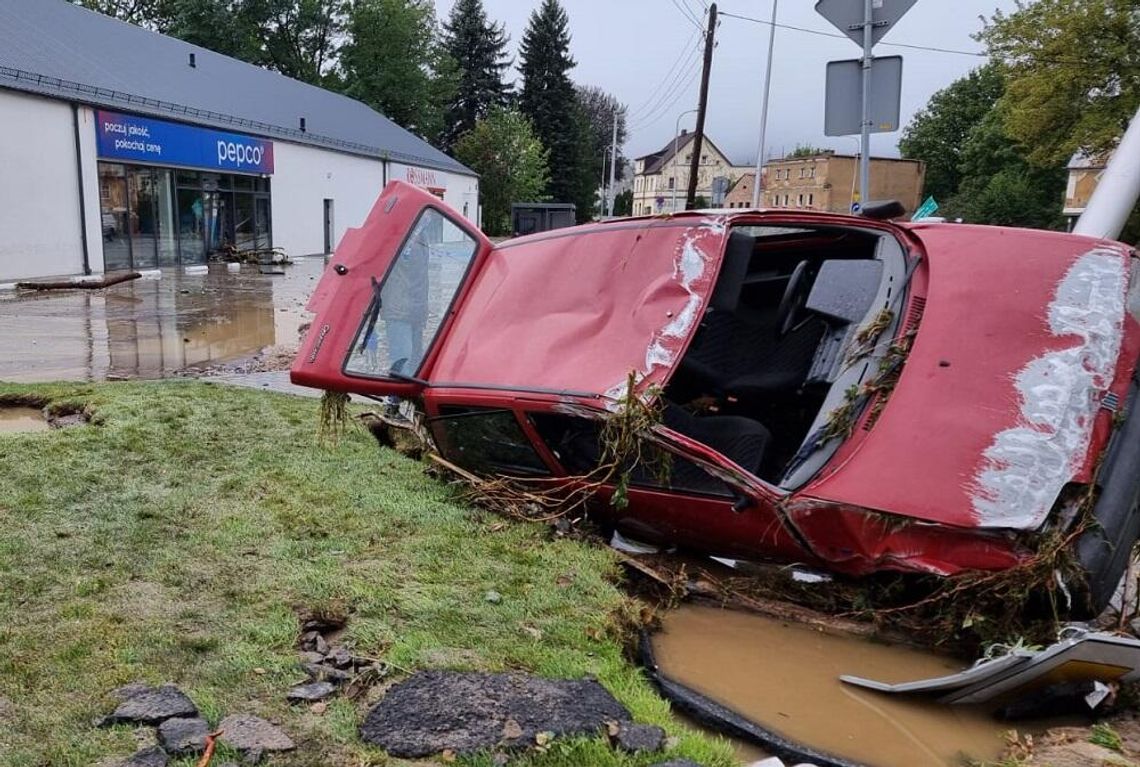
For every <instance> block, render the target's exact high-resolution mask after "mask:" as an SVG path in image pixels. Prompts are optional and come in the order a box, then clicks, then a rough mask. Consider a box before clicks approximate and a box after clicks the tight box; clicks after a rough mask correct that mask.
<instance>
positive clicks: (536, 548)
mask: <svg viewBox="0 0 1140 767" xmlns="http://www.w3.org/2000/svg"><path fill="white" fill-rule="evenodd" d="M5 393H12V394H23V395H30V394H35V395H42V396H45V397H47V398H50V399H52V400H53V401H54V402H58V401H64V400H66V401H81V402H84V403H86V404H88V405H89V406H90V407H91V408H92V410H93V411H94V412H95V414H96V416H97V419H98V425H97V426H88V427H80V428H74V429H66V430H52V431H46V432H40V433H34V434H8V435H2V436H0V473H2V474H3V476H4V477H5V481H4V482H0V509H3V514H4V536H3V537H2V539H0V578H2V580H3V584H4V587H3V588H2V589H0V689H2V690H3V694H4V695H5V696H6V697H7V698H9V699H11V700H12V701H14V702H15V711H16V714H15V716H11V717H6V718H5V721H4V735H3V737H2V738H0V764H3V765H5V767H37V766H39V765H60V767H80V765H92V764H97V763H116V760H121V759H122V758H123V757H124V756H125V755H126V754H130V753H132V752H133V751H134V750H135V749H136V748H137V747H138V745H137V742H136V740H135V738H134V732H133V728H131V727H128V726H119V727H111V728H96V727H93V726H92V725H91V720H92V719H93V718H95V717H97V716H99V715H101V714H104V713H107V712H108V711H110V709H111V707H113V705H114V701H113V699H112V698H111V697H110V696H109V694H108V693H109V691H110V690H111V689H113V688H115V687H117V686H119V685H122V684H125V683H126V682H129V681H132V680H142V681H146V682H149V683H152V684H156V683H160V682H163V681H171V682H174V683H176V684H179V685H180V686H182V687H183V689H185V690H186V691H187V693H188V694H189V695H190V696H191V697H192V698H193V699H194V700H195V701H196V702H197V703H198V705H199V706H200V708H201V709H202V711H203V714H204V715H205V716H206V717H207V718H208V720H209V721H210V723H211V724H217V722H218V720H219V719H220V718H221V716H222V715H224V714H228V713H233V712H237V711H256V712H257V713H259V714H260V715H262V716H265V717H267V718H270V719H273V720H275V721H278V722H280V724H281V726H282V727H283V728H284V729H285V730H286V731H287V732H289V733H290V734H291V735H293V737H294V739H295V740H296V741H297V743H298V748H297V751H296V752H295V753H293V754H290V755H289V756H288V758H287V759H286V761H285V762H281V763H282V764H285V763H287V764H290V765H299V766H305V765H309V766H312V767H315V766H316V765H330V764H345V765H347V764H354V765H356V764H388V763H390V762H389V760H387V759H386V757H385V756H384V755H383V754H382V753H381V752H380V751H378V750H376V749H374V748H369V747H365V746H364V745H363V744H362V743H361V741H360V740H359V737H358V735H357V732H356V728H357V726H358V724H359V722H360V721H361V720H362V718H363V716H364V712H365V711H366V710H367V706H368V703H367V702H365V700H361V701H357V702H354V701H350V700H348V699H347V698H343V697H341V698H337V699H336V700H335V701H333V703H332V704H331V705H330V706H329V710H328V711H327V712H325V714H323V715H316V714H314V713H312V712H310V711H309V709H308V708H307V707H305V706H290V705H289V704H288V703H287V702H286V701H285V696H284V693H285V691H286V690H287V689H288V688H289V687H290V686H291V685H293V684H295V683H296V682H297V681H299V679H300V678H301V677H300V676H299V675H298V672H297V667H296V665H297V655H296V648H295V642H296V638H297V631H298V628H299V624H298V618H297V614H296V612H295V610H296V608H298V607H304V608H314V607H320V606H325V605H341V606H343V608H344V610H345V611H346V612H347V614H348V623H347V625H346V633H345V635H344V637H343V641H344V642H345V643H346V644H347V645H348V646H350V647H352V648H353V649H354V650H355V652H356V653H357V654H360V655H366V656H369V657H374V658H378V659H382V660H384V661H386V662H387V663H389V664H390V665H391V666H392V667H394V668H399V669H402V670H403V669H406V670H409V671H410V670H415V669H421V668H456V669H469V670H487V671H500V670H505V669H511V670H527V671H532V672H535V673H539V674H543V675H546V676H552V677H562V678H579V677H582V676H584V675H586V674H593V675H595V676H596V677H597V678H598V679H599V681H601V683H602V684H603V685H605V686H606V688H607V689H609V690H610V691H611V692H612V693H613V694H614V695H615V696H616V697H617V698H618V699H619V700H620V701H621V702H622V703H623V704H624V705H626V706H627V707H628V708H629V710H630V712H631V713H632V715H633V716H634V718H635V719H636V720H637V721H645V722H651V723H654V724H659V725H662V726H664V727H665V728H666V729H667V730H668V731H669V732H670V734H671V735H676V736H678V737H679V738H680V743H679V744H678V745H677V746H676V747H674V748H670V749H669V750H668V752H667V753H666V754H663V755H661V759H678V758H688V759H693V760H700V763H701V764H705V765H709V767H728V766H729V765H731V764H733V761H732V758H731V751H730V749H729V747H728V746H727V745H726V744H724V743H718V742H716V741H713V740H711V739H709V738H707V737H705V736H702V735H700V734H697V733H695V732H693V731H692V730H690V729H689V728H687V727H685V726H683V725H681V724H678V723H677V721H676V720H675V719H673V718H672V717H671V715H670V712H669V706H668V704H667V703H666V702H665V701H664V700H662V699H661V698H660V697H659V696H658V695H656V693H655V692H654V690H653V688H652V687H651V686H650V685H649V684H648V683H647V682H646V681H645V679H644V677H643V676H642V674H641V673H640V671H639V670H638V669H637V668H635V667H634V666H632V665H631V664H629V663H628V662H627V661H626V660H625V657H624V654H623V652H624V644H623V639H624V638H625V634H624V633H623V631H622V629H621V628H620V625H619V623H618V620H619V616H620V615H626V614H630V613H633V612H635V611H636V605H635V604H634V603H632V602H631V601H630V600H629V599H628V598H627V597H625V596H624V595H623V594H622V593H621V591H620V590H619V589H618V588H617V587H616V586H615V581H616V579H617V577H618V572H617V569H616V560H615V557H614V556H613V554H612V552H610V551H608V550H607V549H605V548H604V547H598V546H593V545H589V544H586V543H583V542H580V541H576V540H571V539H569V538H560V537H553V536H551V535H550V534H549V530H548V528H546V527H545V526H542V525H537V524H521V523H519V524H504V523H503V522H502V521H501V520H498V519H486V518H484V517H483V516H482V515H481V514H480V513H479V512H477V511H474V510H472V509H471V508H469V507H465V506H463V505H462V504H460V503H458V502H457V500H456V495H455V492H454V491H453V490H452V489H451V488H448V487H447V486H445V485H444V484H442V483H439V482H436V481H434V480H432V479H430V478H429V477H427V476H426V475H425V473H424V470H423V466H422V465H420V464H417V463H416V462H414V461H411V460H408V459H406V458H404V457H402V456H400V455H398V454H396V453H395V452H393V451H391V450H387V449H382V448H380V447H378V446H377V444H376V441H375V440H374V439H373V438H372V436H371V435H369V434H368V433H367V432H365V431H364V430H362V429H353V430H351V431H350V432H349V433H348V434H346V435H345V437H344V439H342V440H341V441H340V442H339V443H338V444H337V445H336V446H335V447H320V446H317V445H316V444H315V441H314V436H313V424H314V422H315V421H316V418H317V415H318V409H319V405H318V403H317V402H316V401H315V400H312V399H308V398H304V397H291V396H284V395H275V394H268V393H265V392H261V391H252V390H242V389H237V388H233V387H227V386H213V385H209V384H203V383H198V382H153V383H121V384H101V385H91V384H60V385H51V386H35V387H30V386H8V385H3V386H0V395H3V394H5ZM29 456H35V457H36V460H29ZM492 523H494V524H492ZM489 588H493V589H495V590H496V591H498V592H499V593H500V594H501V595H502V599H501V600H500V601H499V602H497V603H490V602H487V601H486V600H485V599H484V595H485V593H486V592H487V590H488V589H489ZM366 698H367V696H366ZM233 757H234V755H233V754H232V753H229V752H227V751H226V750H223V751H222V752H221V754H220V755H219V757H217V758H216V759H217V760H218V761H219V763H220V761H233V760H234V759H233ZM520 759H522V760H523V761H522V762H521V763H523V764H526V765H531V766H532V767H562V765H570V764H590V765H598V767H637V766H639V765H645V764H648V763H649V758H648V757H646V756H631V755H626V754H622V753H620V752H617V751H615V750H614V749H612V748H610V747H609V746H608V744H606V743H605V739H604V737H597V738H589V739H575V740H570V741H565V742H563V741H560V740H556V741H555V742H554V743H552V744H551V748H550V750H549V751H548V752H546V753H536V754H526V755H520ZM463 763H466V764H477V765H490V764H491V757H490V756H489V755H488V756H485V757H484V756H479V757H474V758H471V759H464V761H463ZM178 764H179V765H183V764H185V765H187V766H188V765H191V764H193V762H191V761H180V762H178Z"/></svg>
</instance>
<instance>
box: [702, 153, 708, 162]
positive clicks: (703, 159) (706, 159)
mask: <svg viewBox="0 0 1140 767" xmlns="http://www.w3.org/2000/svg"><path fill="white" fill-rule="evenodd" d="M708 161H709V156H708V155H707V154H703V155H701V162H702V163H705V162H708Z"/></svg>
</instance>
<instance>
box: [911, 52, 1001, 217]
mask: <svg viewBox="0 0 1140 767" xmlns="http://www.w3.org/2000/svg"><path fill="white" fill-rule="evenodd" d="M1003 87H1004V86H1003V80H1002V73H1001V69H1000V68H999V67H998V66H997V65H996V64H992V63H991V64H986V65H985V66H983V67H980V68H978V69H975V70H974V71H973V72H971V73H970V74H968V75H967V76H966V77H963V78H960V79H958V80H955V81H954V82H953V83H951V84H950V86H949V87H946V88H943V89H942V90H940V91H938V92H937V93H935V94H934V95H933V96H931V98H930V101H929V102H928V103H927V105H926V107H925V108H924V109H922V111H920V112H919V113H918V114H916V115H915V116H914V118H913V119H912V120H911V121H910V124H909V125H907V126H906V129H905V130H904V131H903V135H902V138H901V139H900V140H899V150H900V151H901V152H902V156H903V157H906V158H908V159H913V160H922V161H923V162H924V163H926V194H929V195H933V196H934V197H935V199H938V200H948V199H949V198H950V197H952V196H953V195H954V194H955V193H956V192H957V191H958V187H959V186H961V184H962V172H961V170H960V167H961V164H962V148H963V147H964V146H965V143H966V138H967V137H968V136H969V134H970V131H971V130H972V129H973V128H974V126H976V125H977V124H978V123H979V122H981V120H982V119H983V118H984V117H985V116H986V115H987V114H989V113H990V111H991V110H992V109H993V107H994V104H995V103H997V100H998V98H1000V97H1001V94H1002V91H1003Z"/></svg>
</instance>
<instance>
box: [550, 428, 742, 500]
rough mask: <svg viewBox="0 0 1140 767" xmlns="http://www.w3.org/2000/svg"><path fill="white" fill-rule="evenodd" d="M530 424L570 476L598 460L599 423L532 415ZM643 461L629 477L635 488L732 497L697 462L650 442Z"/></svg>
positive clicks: (584, 471)
mask: <svg viewBox="0 0 1140 767" xmlns="http://www.w3.org/2000/svg"><path fill="white" fill-rule="evenodd" d="M530 419H531V422H532V423H533V424H534V427H535V429H536V430H537V431H538V434H539V436H541V437H542V439H543V441H544V442H545V443H546V445H547V447H549V448H550V451H551V452H552V453H554V456H555V457H556V458H557V459H558V461H559V463H561V464H562V466H563V468H565V469H566V471H567V473H568V474H570V475H572V476H581V475H584V474H589V473H590V472H592V471H593V470H594V469H596V468H597V467H598V462H599V461H600V460H601V457H602V453H601V442H600V435H599V432H600V430H601V422H600V421H594V420H591V419H588V418H580V417H577V416H569V415H561V414H558V413H531V414H530ZM641 452H642V460H641V461H640V462H639V463H638V465H637V466H634V467H633V469H632V470H631V471H630V474H629V484H630V485H632V486H634V487H645V488H657V489H667V490H674V491H677V492H682V493H693V494H697V495H714V496H722V497H725V498H731V497H733V495H734V493H733V491H732V488H731V487H729V486H728V485H727V484H726V483H725V482H724V481H723V480H721V479H718V478H717V477H714V476H713V475H712V474H709V473H708V472H707V471H705V470H704V469H703V468H701V467H700V466H699V465H697V464H696V463H693V462H692V461H690V460H688V459H686V458H682V457H680V456H678V455H674V454H672V453H670V452H668V451H666V450H664V449H662V448H660V447H657V446H656V445H653V444H652V443H648V442H647V443H644V444H643V445H642V448H641Z"/></svg>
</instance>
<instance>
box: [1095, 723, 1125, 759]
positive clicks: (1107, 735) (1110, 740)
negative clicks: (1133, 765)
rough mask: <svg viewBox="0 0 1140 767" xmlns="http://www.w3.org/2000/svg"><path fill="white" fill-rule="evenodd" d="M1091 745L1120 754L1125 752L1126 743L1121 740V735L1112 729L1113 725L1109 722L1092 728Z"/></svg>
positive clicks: (1097, 724)
mask: <svg viewBox="0 0 1140 767" xmlns="http://www.w3.org/2000/svg"><path fill="white" fill-rule="evenodd" d="M1089 743H1092V744H1094V745H1097V746H1101V747H1102V748H1107V749H1108V750H1109V751H1116V752H1118V753H1119V752H1121V751H1123V750H1124V741H1123V740H1122V739H1121V737H1120V734H1119V733H1118V732H1117V731H1116V730H1114V729H1112V725H1110V724H1108V723H1107V722H1097V723H1096V724H1094V725H1093V726H1092V734H1091V735H1089Z"/></svg>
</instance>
